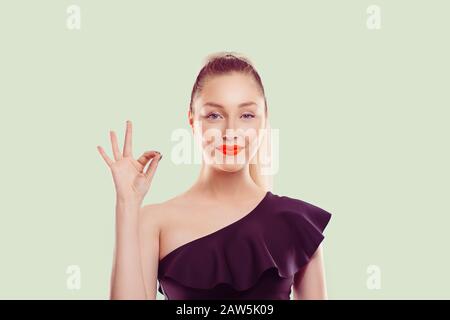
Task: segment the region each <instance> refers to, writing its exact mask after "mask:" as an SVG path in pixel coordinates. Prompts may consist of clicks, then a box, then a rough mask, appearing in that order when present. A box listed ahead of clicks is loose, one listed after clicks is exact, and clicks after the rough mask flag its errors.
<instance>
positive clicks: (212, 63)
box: [189, 51, 273, 191]
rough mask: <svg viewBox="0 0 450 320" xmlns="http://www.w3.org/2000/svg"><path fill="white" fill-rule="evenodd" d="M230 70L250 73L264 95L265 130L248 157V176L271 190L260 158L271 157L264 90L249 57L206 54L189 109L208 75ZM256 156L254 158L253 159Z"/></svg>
mask: <svg viewBox="0 0 450 320" xmlns="http://www.w3.org/2000/svg"><path fill="white" fill-rule="evenodd" d="M230 72H241V73H245V74H249V75H251V76H252V77H253V78H254V79H255V81H256V83H257V84H258V86H259V88H260V90H261V93H262V95H263V97H264V104H265V115H266V118H265V120H266V121H265V124H266V126H265V130H264V136H263V139H262V140H261V143H260V146H259V148H258V152H256V154H255V156H254V158H252V159H250V168H249V171H250V176H251V178H252V179H253V181H254V182H255V183H256V184H257V185H258V186H259V187H261V188H262V189H264V190H266V191H271V190H272V189H273V176H272V175H269V174H267V173H266V172H265V171H266V170H264V168H263V163H262V159H269V161H271V160H272V157H271V149H272V148H271V139H270V132H271V131H270V124H269V119H268V110H267V99H266V95H265V92H264V86H263V84H262V81H261V78H260V76H259V74H258V72H257V71H256V68H255V67H254V64H253V63H252V62H251V61H250V59H249V58H248V57H246V56H244V55H243V54H239V53H236V52H226V51H223V52H217V53H213V54H210V55H208V56H207V58H206V61H205V63H204V65H203V67H202V69H201V70H200V72H199V73H198V75H197V78H196V80H195V83H194V86H193V88H192V92H191V101H190V105H189V108H190V111H191V113H192V114H193V111H194V108H193V102H194V100H195V97H196V96H197V94H199V93H200V92H201V90H202V88H203V86H204V83H205V81H206V80H207V78H208V77H211V76H215V75H222V74H226V73H230ZM255 158H256V159H255Z"/></svg>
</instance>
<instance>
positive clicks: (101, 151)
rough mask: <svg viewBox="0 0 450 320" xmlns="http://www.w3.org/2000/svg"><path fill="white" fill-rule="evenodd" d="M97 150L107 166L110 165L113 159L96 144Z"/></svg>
mask: <svg viewBox="0 0 450 320" xmlns="http://www.w3.org/2000/svg"><path fill="white" fill-rule="evenodd" d="M97 150H98V152H100V155H101V156H102V158H103V160H105V162H106V164H107V165H108V167H111V165H112V164H113V161H112V160H111V159H110V158H109V157H108V156H107V155H106V153H105V150H103V148H102V147H100V146H97Z"/></svg>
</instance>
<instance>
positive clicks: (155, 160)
mask: <svg viewBox="0 0 450 320" xmlns="http://www.w3.org/2000/svg"><path fill="white" fill-rule="evenodd" d="M161 159H162V154H158V156H156V157H154V158H153V160H152V162H151V163H150V164H149V166H148V168H147V171H146V172H145V176H146V177H147V179H148V181H149V182H151V181H152V179H153V175H154V174H155V171H156V168H157V167H158V164H159V161H160V160H161Z"/></svg>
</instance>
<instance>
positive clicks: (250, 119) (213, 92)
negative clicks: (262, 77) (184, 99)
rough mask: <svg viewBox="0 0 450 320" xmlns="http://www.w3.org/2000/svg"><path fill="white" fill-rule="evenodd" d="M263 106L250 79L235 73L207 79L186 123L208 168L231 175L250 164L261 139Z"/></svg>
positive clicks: (254, 82)
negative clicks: (190, 128)
mask: <svg viewBox="0 0 450 320" xmlns="http://www.w3.org/2000/svg"><path fill="white" fill-rule="evenodd" d="M264 103H265V102H264V97H263V95H262V93H261V90H260V89H259V87H258V84H257V83H256V81H255V80H254V79H253V78H252V76H251V75H246V74H242V73H236V72H234V73H229V74H226V75H220V76H213V77H211V78H208V79H206V82H205V85H204V87H203V88H202V91H201V92H200V94H198V95H197V98H196V99H195V100H194V104H193V109H194V114H193V115H192V114H191V113H189V119H190V121H191V124H193V125H194V135H195V139H196V141H197V142H198V144H199V145H200V146H201V147H202V151H203V159H204V161H205V163H206V164H207V165H212V166H214V167H215V168H217V169H220V170H224V171H229V172H233V171H238V170H240V169H242V168H243V167H244V166H245V165H247V164H248V163H249V161H250V160H251V159H252V158H253V157H254V155H255V154H256V152H257V151H258V147H259V145H260V144H261V141H262V137H263V135H264V131H263V130H262V129H263V128H264V127H265V124H266V113H265V104H264ZM255 158H256V157H255ZM253 161H255V159H252V163H253Z"/></svg>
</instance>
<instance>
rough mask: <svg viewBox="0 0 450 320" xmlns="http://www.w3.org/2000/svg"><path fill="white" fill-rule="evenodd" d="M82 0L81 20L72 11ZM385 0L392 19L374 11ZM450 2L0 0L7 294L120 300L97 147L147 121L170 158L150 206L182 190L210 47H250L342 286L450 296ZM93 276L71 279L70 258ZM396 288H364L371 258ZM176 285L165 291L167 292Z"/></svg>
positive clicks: (149, 134)
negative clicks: (185, 152)
mask: <svg viewBox="0 0 450 320" xmlns="http://www.w3.org/2000/svg"><path fill="white" fill-rule="evenodd" d="M70 4H77V5H79V6H80V8H81V30H79V31H71V30H68V29H67V28H66V17H67V13H66V8H67V6H68V5H70ZM371 4H377V5H379V6H380V8H381V29H380V30H369V29H368V28H367V27H366V19H367V13H366V9H367V7H368V6H369V5H371ZM449 11H450V4H449V2H448V1H362V0H358V1H357V0H354V1H317V0H315V1H236V0H228V1H106V0H103V1H92V0H91V1H87V0H85V1H81V0H72V1H60V0H54V1H31V0H29V1H19V0H8V1H6V0H4V1H1V3H0V35H1V37H0V39H1V49H0V90H1V92H0V110H1V115H0V116H1V120H2V125H1V126H0V130H1V135H0V137H1V138H0V139H1V144H0V146H1V148H2V157H1V158H2V159H1V166H0V170H1V182H0V188H1V197H2V200H1V202H0V212H1V218H0V254H1V256H0V259H1V262H0V297H1V298H7V299H12V298H25V299H31V298H40V299H49V298H58V299H82V298H85V299H107V298H108V296H109V277H110V271H111V262H112V250H113V242H114V186H113V183H112V178H111V175H110V172H109V171H108V168H107V167H106V165H105V163H104V162H103V160H102V159H101V157H100V155H99V154H98V152H97V150H96V145H98V144H100V145H102V146H104V147H105V148H106V150H107V152H108V153H109V154H110V155H111V150H110V145H109V136H108V132H109V130H110V129H114V130H116V132H118V134H119V139H120V141H122V139H123V129H124V128H125V120H127V119H131V120H132V121H133V124H134V130H135V131H134V154H135V155H139V154H140V153H142V152H143V151H144V150H147V149H156V150H160V151H161V152H162V153H163V154H164V155H165V158H164V159H163V160H162V162H161V164H160V166H159V168H158V172H157V174H156V176H155V179H154V180H153V184H152V188H151V190H150V194H148V195H147V197H146V200H145V203H154V202H161V201H164V200H166V199H168V198H171V197H173V196H175V195H177V194H179V193H181V192H183V191H185V190H186V189H187V188H189V186H190V185H191V184H192V183H193V182H194V180H195V178H196V177H197V174H198V169H199V166H198V165H181V166H176V165H175V164H173V163H172V162H171V161H170V151H171V148H172V146H173V145H174V142H172V141H171V140H170V136H171V133H172V132H173V130H175V129H177V128H186V130H188V129H189V127H188V123H187V106H188V103H189V95H190V90H191V88H192V85H193V82H194V80H195V76H196V75H197V72H198V71H199V69H200V67H201V63H202V61H203V59H204V57H205V56H206V55H207V54H209V53H212V52H215V51H220V50H233V51H238V52H242V53H244V54H247V55H248V56H250V57H251V58H252V59H253V60H254V62H255V64H256V66H257V67H258V70H259V72H260V74H261V77H262V79H263V82H264V84H265V89H266V92H267V99H268V103H269V112H270V117H271V124H272V127H273V128H278V129H279V130H280V140H281V141H280V154H279V159H280V170H279V172H278V174H277V176H276V177H275V185H274V186H275V188H274V192H275V193H277V194H282V195H288V196H292V197H297V198H300V199H303V200H305V201H308V202H311V203H313V204H315V205H318V206H320V207H322V208H324V209H326V210H327V211H330V212H331V213H333V217H332V220H331V222H330V224H329V226H328V228H327V231H326V240H325V242H324V249H325V263H326V278H327V286H328V292H329V297H330V299H394V298H406V299H416V298H425V299H429V298H450V289H449V287H450V279H449V275H448V274H449V271H448V270H449V269H450V258H449V255H448V251H447V245H448V243H449V242H450V236H449V233H448V230H447V229H448V225H449V222H450V218H449V213H450V210H449V208H450V205H449V201H448V199H449V181H450V180H449V178H450V177H449V173H450V170H449V166H448V164H449V155H450V152H449V143H448V138H449V136H450V128H449V126H448V121H449V116H450V112H449V107H450V104H449V102H450V99H449V95H448V90H449V83H450V82H449V74H450V70H449V58H448V57H449V56H450V53H449V48H450V47H449V41H448V36H449V30H450V20H449V18H448V13H449ZM73 264H74V265H79V266H80V268H81V273H82V275H81V289H80V290H68V289H67V288H66V279H67V274H66V268H67V266H68V265H73ZM372 264H374V265H377V266H379V267H380V269H381V285H382V287H381V289H380V290H369V289H368V288H367V286H366V280H367V278H368V274H367V272H366V268H367V267H368V266H369V265H372ZM158 297H159V298H162V296H161V295H159V296H158Z"/></svg>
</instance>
